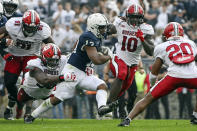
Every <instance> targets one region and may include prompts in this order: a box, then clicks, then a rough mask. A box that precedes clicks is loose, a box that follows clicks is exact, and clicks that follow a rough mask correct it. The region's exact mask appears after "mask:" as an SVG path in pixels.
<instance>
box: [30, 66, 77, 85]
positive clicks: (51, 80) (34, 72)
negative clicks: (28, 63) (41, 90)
mask: <svg viewBox="0 0 197 131" xmlns="http://www.w3.org/2000/svg"><path fill="white" fill-rule="evenodd" d="M31 68H32V69H30V72H29V73H30V76H31V77H34V78H35V79H36V81H37V82H38V83H39V84H42V85H43V86H44V87H46V88H53V87H54V86H55V85H56V84H58V83H60V82H63V81H75V80H76V75H74V74H72V73H70V74H65V75H60V76H50V75H47V74H46V73H44V72H43V71H42V70H41V69H39V68H36V67H31Z"/></svg>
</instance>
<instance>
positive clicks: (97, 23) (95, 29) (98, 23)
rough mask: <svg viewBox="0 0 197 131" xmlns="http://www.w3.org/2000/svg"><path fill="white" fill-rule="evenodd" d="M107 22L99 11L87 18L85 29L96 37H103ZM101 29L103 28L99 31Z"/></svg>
mask: <svg viewBox="0 0 197 131" xmlns="http://www.w3.org/2000/svg"><path fill="white" fill-rule="evenodd" d="M108 24H109V22H108V20H107V18H106V17H105V16H104V15H103V14H100V13H94V14H92V15H90V16H89V17H88V19H87V30H88V31H91V32H92V33H93V34H94V35H95V36H96V37H98V38H103V37H104V34H105V33H106V32H107V25H108ZM101 29H105V31H104V32H101Z"/></svg>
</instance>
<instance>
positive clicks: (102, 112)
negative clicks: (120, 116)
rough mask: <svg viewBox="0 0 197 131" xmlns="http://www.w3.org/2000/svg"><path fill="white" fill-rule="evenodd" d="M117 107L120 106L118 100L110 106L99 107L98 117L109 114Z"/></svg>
mask: <svg viewBox="0 0 197 131" xmlns="http://www.w3.org/2000/svg"><path fill="white" fill-rule="evenodd" d="M117 106H118V100H117V101H114V102H111V103H110V104H108V105H103V106H101V107H99V109H98V115H99V116H103V115H105V114H107V113H109V112H112V111H113V110H114V109H115V108H116V107H117Z"/></svg>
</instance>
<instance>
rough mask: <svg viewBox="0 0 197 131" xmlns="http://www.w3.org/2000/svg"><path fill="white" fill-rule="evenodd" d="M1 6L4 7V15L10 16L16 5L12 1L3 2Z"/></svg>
mask: <svg viewBox="0 0 197 131" xmlns="http://www.w3.org/2000/svg"><path fill="white" fill-rule="evenodd" d="M3 7H4V11H5V15H6V16H7V17H11V16H12V15H13V14H14V12H15V11H16V10H17V8H18V5H17V4H14V3H8V2H4V3H3Z"/></svg>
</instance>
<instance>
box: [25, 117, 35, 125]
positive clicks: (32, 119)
mask: <svg viewBox="0 0 197 131" xmlns="http://www.w3.org/2000/svg"><path fill="white" fill-rule="evenodd" d="M34 120H35V118H34V117H33V116H31V115H26V116H25V117H24V123H26V124H31V123H33V121H34Z"/></svg>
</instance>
